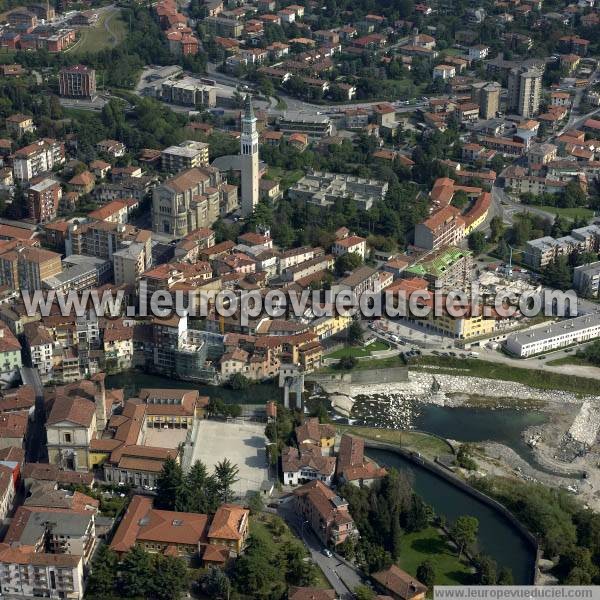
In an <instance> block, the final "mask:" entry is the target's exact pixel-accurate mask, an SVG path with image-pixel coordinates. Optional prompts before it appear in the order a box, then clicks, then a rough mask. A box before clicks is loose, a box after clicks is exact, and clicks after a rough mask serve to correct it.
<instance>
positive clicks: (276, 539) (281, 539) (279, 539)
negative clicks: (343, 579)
mask: <svg viewBox="0 0 600 600" xmlns="http://www.w3.org/2000/svg"><path fill="white" fill-rule="evenodd" d="M274 519H280V517H277V516H275V515H271V514H267V513H261V514H260V515H252V516H251V517H250V533H252V532H258V533H259V535H260V533H263V534H264V536H266V538H270V539H271V540H272V542H273V544H274V545H275V547H276V548H277V550H279V548H281V547H282V546H283V545H284V544H286V543H287V542H299V541H300V540H299V539H298V538H297V537H296V536H295V535H294V534H293V533H292V531H291V530H290V528H289V527H288V526H287V525H285V523H284V525H285V528H284V529H282V531H283V533H282V534H281V535H279V536H275V535H273V533H272V532H271V529H270V527H269V523H270V522H271V521H273V520H274ZM306 556H308V551H306ZM317 570H318V573H319V575H318V579H317V582H316V586H317V587H319V588H326V589H328V588H330V587H331V585H330V584H329V582H328V581H327V579H326V578H325V575H324V574H323V571H321V569H319V567H318V565H317Z"/></svg>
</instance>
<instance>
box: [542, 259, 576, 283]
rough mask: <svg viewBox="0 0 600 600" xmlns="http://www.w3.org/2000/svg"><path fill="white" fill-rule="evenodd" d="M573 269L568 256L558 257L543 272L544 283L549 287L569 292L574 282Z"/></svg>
mask: <svg viewBox="0 0 600 600" xmlns="http://www.w3.org/2000/svg"><path fill="white" fill-rule="evenodd" d="M572 279H573V278H572V275H571V269H570V268H569V262H568V259H567V257H566V256H557V257H556V258H555V259H554V260H553V261H552V262H551V263H548V264H547V265H546V266H545V267H544V269H543V271H542V281H543V282H544V284H545V285H547V286H548V287H553V288H556V289H559V290H568V289H569V288H570V287H571V281H572Z"/></svg>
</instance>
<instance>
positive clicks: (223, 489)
mask: <svg viewBox="0 0 600 600" xmlns="http://www.w3.org/2000/svg"><path fill="white" fill-rule="evenodd" d="M238 473H239V469H238V468H237V465H234V464H232V463H231V461H230V460H229V459H228V458H224V459H223V460H222V461H220V462H218V463H217V464H216V465H215V478H216V484H217V485H216V488H217V495H218V498H219V501H220V502H221V503H223V504H225V503H227V502H231V501H232V500H233V495H234V494H233V490H232V488H233V485H234V484H235V483H236V482H237V481H239V479H238Z"/></svg>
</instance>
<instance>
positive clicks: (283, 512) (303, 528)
mask: <svg viewBox="0 0 600 600" xmlns="http://www.w3.org/2000/svg"><path fill="white" fill-rule="evenodd" d="M289 503H290V501H289V500H288V501H287V502H282V503H281V504H280V505H279V508H278V511H277V512H278V513H279V516H280V517H281V518H282V519H283V520H284V521H285V522H286V523H287V524H288V525H289V527H290V528H291V529H292V531H293V532H294V533H295V534H296V535H297V536H298V537H299V538H300V539H301V540H302V542H303V543H304V545H305V546H306V547H307V548H308V551H309V552H310V556H311V558H312V560H313V562H314V563H315V564H317V565H318V566H319V567H320V569H321V571H323V574H324V575H325V577H326V578H327V581H329V584H330V585H331V587H332V588H333V589H334V590H335V591H336V593H337V594H338V595H339V597H340V598H342V599H343V600H350V599H351V598H353V597H354V595H353V593H352V592H353V591H354V590H355V589H356V587H357V586H359V585H360V584H361V583H363V580H362V578H361V575H360V572H359V571H358V569H355V568H352V567H350V566H348V564H346V563H344V562H342V561H341V560H340V558H339V557H338V556H337V555H335V554H334V555H333V556H331V557H327V556H325V555H324V554H323V548H324V546H323V544H322V543H321V541H320V540H319V539H318V538H317V537H316V536H315V534H314V533H313V532H312V530H311V529H310V527H309V526H308V524H307V523H306V522H303V520H302V518H301V517H300V516H299V515H298V514H296V512H295V511H294V510H293V509H292V507H291V506H289Z"/></svg>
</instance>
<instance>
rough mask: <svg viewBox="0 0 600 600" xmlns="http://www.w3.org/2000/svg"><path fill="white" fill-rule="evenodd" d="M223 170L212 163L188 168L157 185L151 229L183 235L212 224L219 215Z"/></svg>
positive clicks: (179, 236) (173, 234)
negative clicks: (210, 165) (209, 165)
mask: <svg viewBox="0 0 600 600" xmlns="http://www.w3.org/2000/svg"><path fill="white" fill-rule="evenodd" d="M221 186H222V182H221V174H220V172H219V170H218V169H214V168H211V167H207V168H198V167H194V168H193V169H187V170H185V171H182V172H181V173H178V174H177V175H175V176H174V177H172V178H170V179H167V180H166V181H165V182H164V183H162V184H161V185H159V186H157V187H156V188H155V189H154V191H153V195H152V229H153V231H156V232H157V233H166V234H168V235H172V236H173V237H176V238H181V237H184V236H186V235H188V234H189V233H191V232H192V231H194V230H195V229H199V228H201V227H210V226H211V225H212V224H213V223H214V222H215V221H216V220H217V219H218V217H219V211H220V204H219V203H220V191H219V189H220V187H221Z"/></svg>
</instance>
